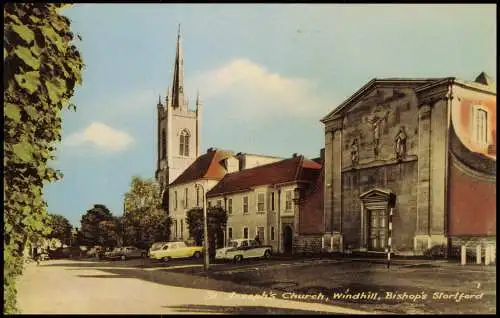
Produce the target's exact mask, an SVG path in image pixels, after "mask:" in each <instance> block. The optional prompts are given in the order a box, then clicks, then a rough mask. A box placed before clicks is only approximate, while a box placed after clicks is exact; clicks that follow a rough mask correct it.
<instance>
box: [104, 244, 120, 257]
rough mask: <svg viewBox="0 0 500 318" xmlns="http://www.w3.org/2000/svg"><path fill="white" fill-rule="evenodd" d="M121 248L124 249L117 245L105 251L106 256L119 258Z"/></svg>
mask: <svg viewBox="0 0 500 318" xmlns="http://www.w3.org/2000/svg"><path fill="white" fill-rule="evenodd" d="M121 249H122V248H121V247H115V248H114V249H112V250H111V251H107V252H105V253H104V258H108V259H116V258H119V257H120V256H121Z"/></svg>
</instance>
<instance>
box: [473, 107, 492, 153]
mask: <svg viewBox="0 0 500 318" xmlns="http://www.w3.org/2000/svg"><path fill="white" fill-rule="evenodd" d="M473 109H474V113H473V127H472V129H473V137H474V141H475V142H476V143H477V144H479V145H481V146H486V145H487V144H488V112H487V111H486V109H484V108H483V107H481V106H475V107H474V108H473Z"/></svg>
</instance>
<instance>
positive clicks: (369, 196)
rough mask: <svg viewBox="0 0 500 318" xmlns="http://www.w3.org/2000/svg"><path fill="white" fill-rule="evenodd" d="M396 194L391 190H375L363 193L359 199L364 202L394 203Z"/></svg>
mask: <svg viewBox="0 0 500 318" xmlns="http://www.w3.org/2000/svg"><path fill="white" fill-rule="evenodd" d="M395 197H396V196H395V194H394V193H393V192H392V191H391V190H390V189H382V188H373V189H370V190H368V191H366V192H364V193H362V194H361V195H360V196H359V198H360V200H361V201H363V202H387V203H390V202H393V200H394V199H395Z"/></svg>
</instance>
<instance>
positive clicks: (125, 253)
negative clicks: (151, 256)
mask: <svg viewBox="0 0 500 318" xmlns="http://www.w3.org/2000/svg"><path fill="white" fill-rule="evenodd" d="M118 255H119V257H120V258H121V259H122V260H125V259H128V258H141V257H146V255H147V252H146V250H143V249H140V248H137V247H135V246H125V247H122V249H121V250H120V252H118Z"/></svg>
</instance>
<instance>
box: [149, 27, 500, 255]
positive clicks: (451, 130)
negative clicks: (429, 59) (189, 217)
mask: <svg viewBox="0 0 500 318" xmlns="http://www.w3.org/2000/svg"><path fill="white" fill-rule="evenodd" d="M183 65H184V63H183V55H182V46H181V37H180V34H178V37H177V50H176V59H175V64H174V79H173V83H172V86H171V89H169V92H168V94H167V96H166V98H165V99H164V100H162V99H161V97H160V100H159V101H158V106H157V111H158V122H157V127H158V132H157V141H158V144H157V151H158V160H157V167H156V178H157V180H158V182H160V184H161V185H162V188H163V189H164V192H163V193H164V202H165V205H166V209H167V211H168V213H169V214H170V216H171V217H172V219H173V225H172V237H171V239H172V240H174V239H188V237H189V234H188V229H187V224H186V212H187V211H189V210H190V209H191V208H193V207H201V206H202V203H203V195H206V199H207V204H208V205H218V206H221V207H223V208H224V209H225V210H226V211H227V213H228V221H227V226H226V228H225V231H224V241H227V240H230V239H232V238H253V237H255V236H259V238H260V240H261V241H262V242H264V243H265V244H269V245H272V246H273V247H274V249H275V251H279V252H292V253H295V252H303V251H330V252H346V251H358V252H383V251H385V249H386V248H387V242H388V235H389V231H388V219H389V217H388V215H389V211H390V210H392V212H393V217H392V223H393V224H392V249H393V250H394V251H395V253H396V254H407V255H408V254H409V255H415V254H422V253H424V252H426V251H428V250H431V249H433V248H436V247H439V248H444V249H446V248H447V247H451V246H454V245H458V244H464V243H474V244H481V245H483V246H486V245H495V242H496V87H495V83H494V82H493V80H492V79H491V78H490V77H489V76H487V75H486V74H484V73H481V74H480V75H479V76H478V77H477V78H476V79H475V80H474V81H463V80H460V79H457V78H454V77H443V78H420V79H401V78H389V79H373V80H371V81H370V82H368V83H367V84H365V85H364V86H363V87H361V88H360V89H359V90H358V91H357V92H355V93H354V94H353V95H352V96H351V97H349V98H348V99H347V100H345V101H344V102H343V103H341V104H340V105H332V109H333V110H332V111H331V112H330V113H329V114H326V115H325V114H318V120H321V122H322V123H323V125H324V129H325V130H324V137H325V143H324V147H323V148H322V149H318V157H317V158H306V157H304V156H303V155H300V154H293V155H291V156H290V157H289V158H278V157H272V156H265V155H255V154H248V153H244V152H239V153H234V152H232V151H228V150H223V149H217V148H210V149H208V151H206V152H205V153H203V154H201V153H200V143H199V141H200V131H201V129H200V127H201V118H202V110H203V105H202V103H201V101H200V98H199V96H198V98H197V99H196V109H195V110H190V109H189V105H188V102H187V100H186V98H185V97H184V93H183V91H184V87H183V85H184V81H183V72H184V71H183ZM335 106H336V107H335ZM299 147H300V144H297V148H299ZM195 184H201V185H202V188H199V187H198V188H197V187H195Z"/></svg>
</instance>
